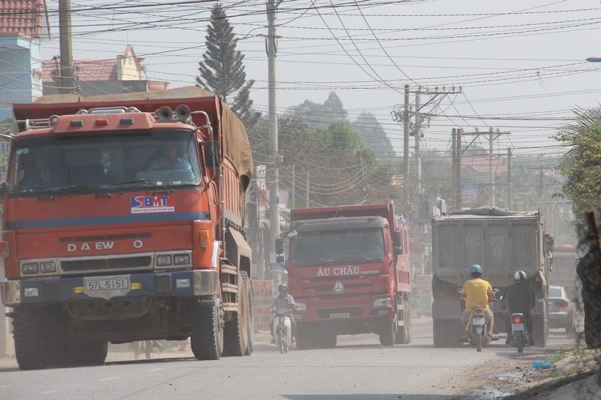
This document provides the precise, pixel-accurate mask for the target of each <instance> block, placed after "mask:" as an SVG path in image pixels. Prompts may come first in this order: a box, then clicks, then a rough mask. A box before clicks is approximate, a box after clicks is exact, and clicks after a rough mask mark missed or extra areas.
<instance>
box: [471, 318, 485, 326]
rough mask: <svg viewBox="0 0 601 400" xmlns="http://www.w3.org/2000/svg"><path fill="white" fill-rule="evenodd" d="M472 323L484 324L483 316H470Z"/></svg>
mask: <svg viewBox="0 0 601 400" xmlns="http://www.w3.org/2000/svg"><path fill="white" fill-rule="evenodd" d="M472 325H484V317H475V318H472Z"/></svg>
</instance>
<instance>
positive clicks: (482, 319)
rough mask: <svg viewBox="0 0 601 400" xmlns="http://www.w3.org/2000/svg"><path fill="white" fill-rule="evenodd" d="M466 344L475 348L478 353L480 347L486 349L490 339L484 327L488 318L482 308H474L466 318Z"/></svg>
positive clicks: (480, 349)
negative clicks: (467, 323)
mask: <svg viewBox="0 0 601 400" xmlns="http://www.w3.org/2000/svg"><path fill="white" fill-rule="evenodd" d="M468 322H469V326H468V332H469V337H468V342H469V344H470V346H472V348H474V347H475V348H476V350H477V351H478V352H481V351H482V347H487V346H488V345H489V344H490V342H491V340H492V338H491V337H490V336H489V335H487V334H486V332H487V331H486V326H487V325H488V318H487V317H486V312H485V311H484V308H482V307H474V308H473V309H472V311H471V312H470V315H469V317H468Z"/></svg>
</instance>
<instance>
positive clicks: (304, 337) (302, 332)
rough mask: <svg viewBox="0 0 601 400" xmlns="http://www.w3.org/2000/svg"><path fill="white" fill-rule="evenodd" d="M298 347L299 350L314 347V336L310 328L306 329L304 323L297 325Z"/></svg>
mask: <svg viewBox="0 0 601 400" xmlns="http://www.w3.org/2000/svg"><path fill="white" fill-rule="evenodd" d="M296 348H297V350H309V349H311V348H313V338H312V336H311V333H310V330H308V329H305V328H304V327H303V326H302V325H299V324H298V323H297V325H296Z"/></svg>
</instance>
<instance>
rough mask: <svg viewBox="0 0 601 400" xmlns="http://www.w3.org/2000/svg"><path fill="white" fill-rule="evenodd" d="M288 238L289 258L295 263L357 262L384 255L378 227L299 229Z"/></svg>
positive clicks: (304, 264)
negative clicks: (294, 234) (322, 229)
mask: <svg viewBox="0 0 601 400" xmlns="http://www.w3.org/2000/svg"><path fill="white" fill-rule="evenodd" d="M290 240H291V241H290V261H291V262H292V263H293V264H294V265H296V266H299V267H302V266H314V265H333V264H337V263H345V264H359V263H365V262H369V261H379V260H381V259H382V258H383V257H384V243H383V240H382V231H381V230H378V229H369V230H366V229H362V230H353V231H325V232H324V231H321V232H299V234H298V236H296V237H294V238H291V239H290Z"/></svg>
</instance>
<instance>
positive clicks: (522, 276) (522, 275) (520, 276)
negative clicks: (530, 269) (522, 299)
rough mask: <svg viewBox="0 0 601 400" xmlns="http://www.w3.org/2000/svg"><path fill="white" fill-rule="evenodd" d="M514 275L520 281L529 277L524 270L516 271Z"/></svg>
mask: <svg viewBox="0 0 601 400" xmlns="http://www.w3.org/2000/svg"><path fill="white" fill-rule="evenodd" d="M513 277H514V278H515V280H516V281H518V282H521V281H525V280H526V278H527V276H526V273H525V272H524V271H516V272H515V275H514V276H513Z"/></svg>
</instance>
